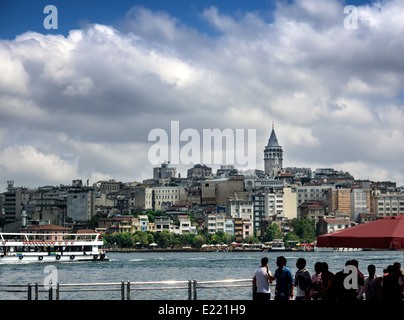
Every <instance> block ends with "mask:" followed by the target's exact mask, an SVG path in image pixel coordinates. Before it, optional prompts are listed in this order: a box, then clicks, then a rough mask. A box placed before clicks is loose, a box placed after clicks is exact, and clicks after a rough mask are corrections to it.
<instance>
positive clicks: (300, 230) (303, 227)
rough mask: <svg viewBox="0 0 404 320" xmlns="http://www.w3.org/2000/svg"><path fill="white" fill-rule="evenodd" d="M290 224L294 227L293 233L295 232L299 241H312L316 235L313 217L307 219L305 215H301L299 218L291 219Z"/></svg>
mask: <svg viewBox="0 0 404 320" xmlns="http://www.w3.org/2000/svg"><path fill="white" fill-rule="evenodd" d="M292 226H293V229H294V233H296V235H297V236H298V237H299V239H300V241H305V242H312V241H314V239H315V237H316V229H315V223H314V220H313V219H309V218H307V217H303V218H301V219H293V220H292Z"/></svg>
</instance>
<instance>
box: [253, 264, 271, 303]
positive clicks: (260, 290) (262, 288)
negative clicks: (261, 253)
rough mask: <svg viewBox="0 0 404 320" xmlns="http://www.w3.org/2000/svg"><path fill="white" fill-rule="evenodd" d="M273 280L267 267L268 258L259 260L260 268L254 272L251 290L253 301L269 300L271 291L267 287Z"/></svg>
mask: <svg viewBox="0 0 404 320" xmlns="http://www.w3.org/2000/svg"><path fill="white" fill-rule="evenodd" d="M274 279H275V278H274V277H273V276H272V274H271V271H270V270H269V266H268V258H267V257H264V258H262V259H261V267H259V268H257V269H256V270H255V271H254V277H253V288H254V295H253V299H254V300H260V301H269V300H271V289H270V287H269V285H270V284H271V283H272V281H273V280H274Z"/></svg>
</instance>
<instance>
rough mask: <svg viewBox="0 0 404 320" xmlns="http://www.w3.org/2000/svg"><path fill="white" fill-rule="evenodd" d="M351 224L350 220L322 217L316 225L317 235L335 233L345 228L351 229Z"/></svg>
mask: <svg viewBox="0 0 404 320" xmlns="http://www.w3.org/2000/svg"><path fill="white" fill-rule="evenodd" d="M350 226H351V223H350V221H349V218H345V219H344V218H325V217H320V218H319V220H318V222H317V224H316V233H317V235H322V234H326V233H331V232H335V231H338V230H342V229H345V228H349V227H350Z"/></svg>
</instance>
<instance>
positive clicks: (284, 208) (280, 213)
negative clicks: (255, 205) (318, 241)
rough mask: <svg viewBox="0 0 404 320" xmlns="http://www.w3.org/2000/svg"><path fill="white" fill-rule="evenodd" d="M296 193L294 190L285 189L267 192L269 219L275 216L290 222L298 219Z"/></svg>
mask: <svg viewBox="0 0 404 320" xmlns="http://www.w3.org/2000/svg"><path fill="white" fill-rule="evenodd" d="M296 199H297V198H296V192H295V191H294V190H293V189H292V188H283V189H282V191H274V192H266V198H265V201H266V210H267V217H268V218H269V219H270V218H272V217H274V216H277V217H278V218H286V219H289V220H292V219H295V218H297V200H296Z"/></svg>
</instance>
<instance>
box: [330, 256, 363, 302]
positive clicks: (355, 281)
mask: <svg viewBox="0 0 404 320" xmlns="http://www.w3.org/2000/svg"><path fill="white" fill-rule="evenodd" d="M355 264H356V263H355V261H352V260H348V261H347V262H346V263H345V268H344V270H341V271H339V272H337V273H336V274H335V277H334V282H333V287H332V292H333V295H334V298H335V300H337V301H356V300H358V292H359V289H360V288H361V287H362V286H363V285H364V284H365V280H364V277H363V276H361V274H360V273H359V272H358V269H357V267H356V265H355ZM349 266H350V267H351V268H346V267H349ZM353 272H354V273H353ZM348 277H349V278H348Z"/></svg>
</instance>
